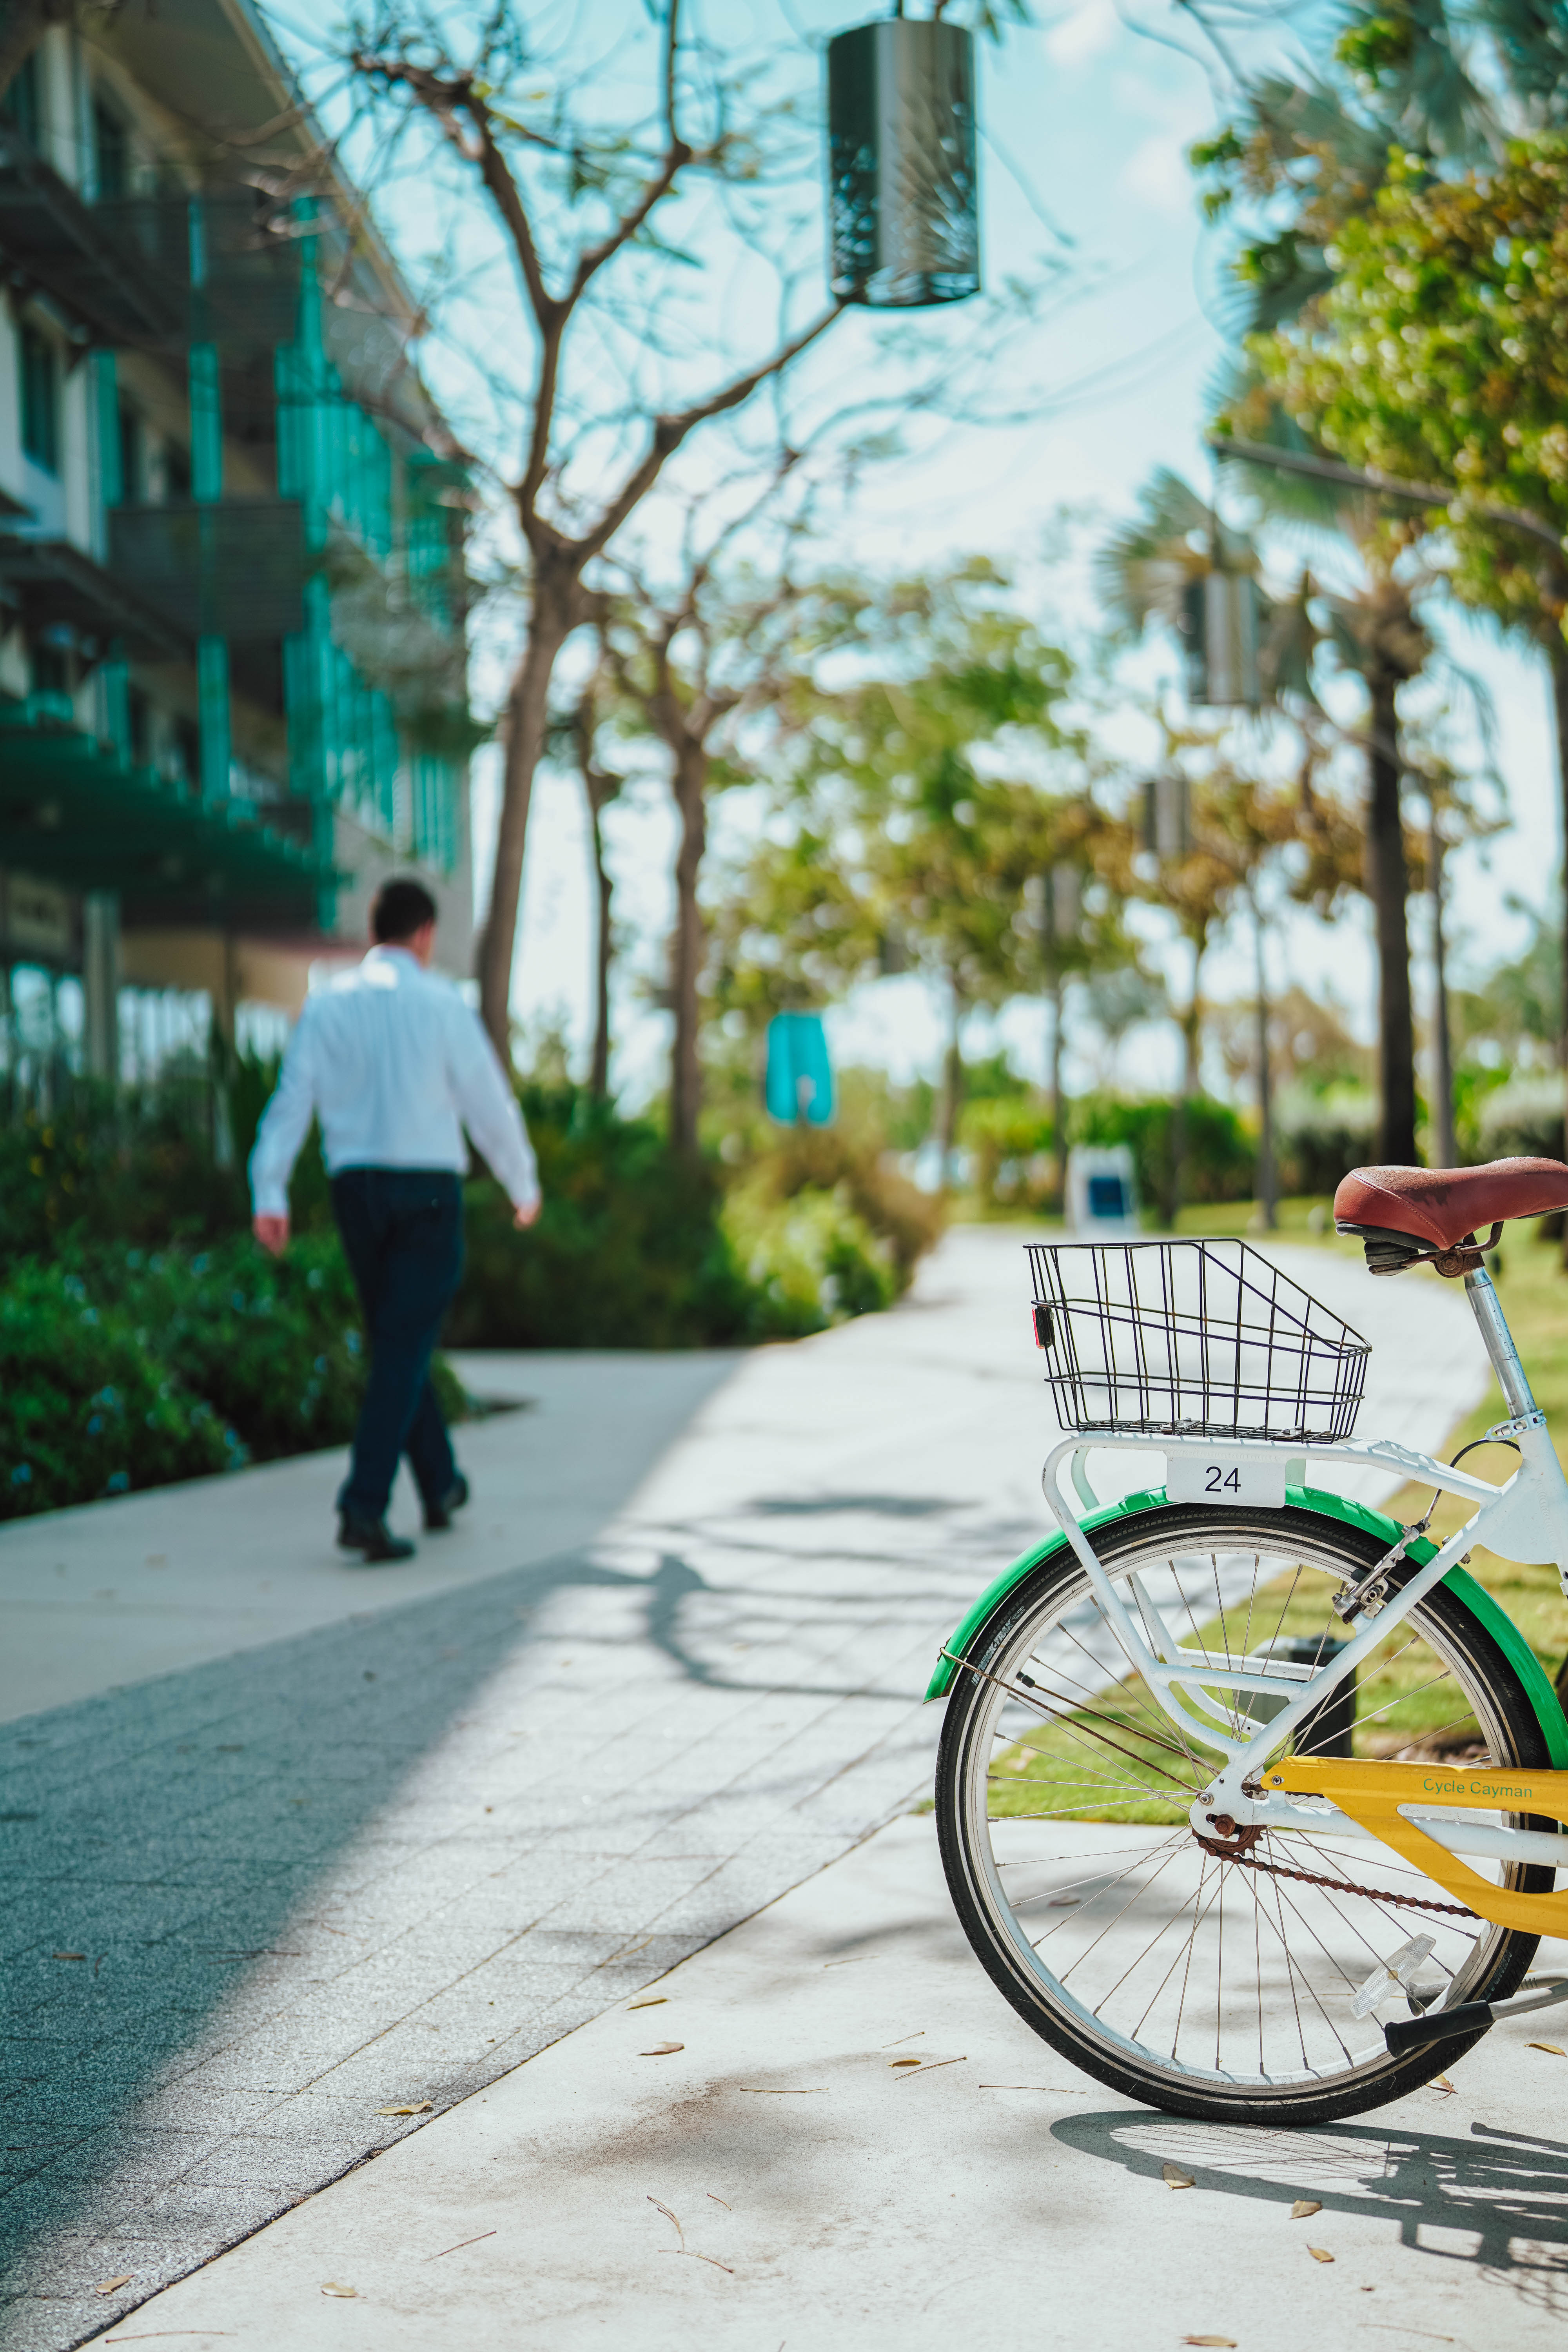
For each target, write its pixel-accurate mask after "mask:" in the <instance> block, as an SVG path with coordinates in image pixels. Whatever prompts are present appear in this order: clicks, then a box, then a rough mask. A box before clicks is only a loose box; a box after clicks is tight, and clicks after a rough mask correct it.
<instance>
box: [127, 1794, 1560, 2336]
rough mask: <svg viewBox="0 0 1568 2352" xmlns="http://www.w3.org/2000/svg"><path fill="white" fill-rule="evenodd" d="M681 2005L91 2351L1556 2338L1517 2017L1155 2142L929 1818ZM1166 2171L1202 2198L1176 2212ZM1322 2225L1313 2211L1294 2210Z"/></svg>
mask: <svg viewBox="0 0 1568 2352" xmlns="http://www.w3.org/2000/svg"><path fill="white" fill-rule="evenodd" d="M1565 1957H1568V1947H1564V1946H1562V1945H1556V1946H1552V1947H1550V1948H1548V1947H1545V1946H1543V1947H1542V1959H1543V1961H1556V1962H1559V1963H1560V1962H1561V1961H1562V1960H1563V1958H1565ZM656 1995H657V1996H658V1997H659V2000H660V2005H658V2006H657V2007H650V2006H632V2005H630V2004H628V2003H626V2002H623V2003H621V2004H620V2005H619V2006H617V2008H616V2009H615V2010H613V2011H609V2012H607V2013H606V2014H605V2015H604V2016H602V2017H600V2018H598V2019H597V2020H596V2021H595V2022H594V2023H593V2024H591V2025H587V2026H584V2028H583V2029H582V2030H581V2031H580V2032H576V2033H574V2034H573V2035H572V2036H571V2037H570V2039H569V2040H566V2041H564V2042H557V2043H556V2045H555V2047H554V2048H553V2049H552V2050H549V2051H546V2052H544V2053H542V2055H541V2056H540V2057H537V2058H535V2059H533V2060H532V2061H531V2063H529V2064H528V2065H526V2066H523V2067H521V2068H519V2069H518V2070H517V2072H515V2073H514V2074H509V2075H507V2076H506V2077H505V2078H504V2079H503V2080H502V2081H500V2082H498V2083H495V2084H491V2085H490V2087H489V2090H487V2091H485V2092H483V2093H481V2094H480V2095H479V2096H478V2097H477V2098H475V2099H472V2100H470V2101H468V2103H467V2104H466V2105H463V2106H462V2107H460V2108H458V2109H457V2110H455V2111H454V2112H453V2113H451V2114H449V2115H447V2116H442V2117H441V2118H440V2120H439V2121H438V2122H437V2123H435V2124H434V2125H432V2126H430V2128H429V2129H428V2130H426V2131H423V2132H420V2133H419V2134H418V2135H417V2136H416V2137H415V2138H413V2139H411V2140H409V2141H408V2142H407V2143H406V2144H405V2145H404V2146H403V2147H397V2148H394V2149H392V2150H390V2151H389V2152H388V2153H387V2154H386V2155H384V2156H382V2157H378V2158H376V2159H375V2161H374V2163H373V2164H369V2165H366V2166H364V2167H363V2168H361V2169H360V2170H359V2171H357V2172H353V2173H351V2174H350V2175H349V2176H348V2178H347V2179H343V2180H341V2181H339V2182H337V2183H336V2184H335V2185H334V2186H333V2187H332V2188H331V2189H326V2190H324V2191H323V2192H322V2193H321V2196H319V2197H315V2198H312V2199H310V2200H309V2201H308V2202H307V2203H305V2204H303V2205H301V2206H300V2208H299V2210H297V2211H295V2212H293V2213H290V2214H289V2215H287V2216H286V2217H285V2218H284V2219H282V2220H280V2221H275V2222H274V2223H273V2224H272V2225H271V2227H270V2228H268V2229H266V2230H264V2231H261V2232H260V2233H259V2235H258V2236H257V2237H254V2238H252V2239H250V2240H249V2241H248V2242H247V2243H246V2244H245V2245H242V2246H239V2247H237V2248H236V2249H235V2251H234V2252H232V2253H229V2254H226V2255H225V2256H224V2257H223V2259H222V2260H221V2261H219V2262H216V2263H212V2264H210V2265H209V2266H208V2267H207V2268H206V2269H205V2270H203V2271H200V2272H198V2273H196V2274H195V2276H194V2277H192V2278H189V2279H187V2280H185V2281H184V2284H181V2285H179V2286H176V2287H174V2288H173V2289H171V2290H170V2291H169V2292H168V2293H167V2294H163V2295H160V2296H159V2297H158V2298H157V2299H156V2300H155V2301H154V2302H153V2303H152V2304H150V2305H148V2306H147V2307H146V2308H145V2309H143V2310H142V2311H140V2312H138V2313H137V2314H136V2315H135V2318H134V2319H133V2320H132V2321H130V2322H128V2323H126V2324H125V2325H123V2326H121V2327H117V2328H113V2329H110V2331H108V2332H107V2333H106V2334H105V2335H104V2336H101V2337H100V2338H98V2339H96V2340H97V2341H98V2342H100V2343H102V2344H104V2345H106V2346H108V2345H116V2344H120V2343H125V2344H130V2343H133V2342H136V2341H138V2340H141V2338H142V2336H143V2335H149V2336H150V2335H153V2334H156V2335H159V2336H162V2335H163V2334H164V2333H168V2334H171V2335H176V2336H179V2337H181V2338H182V2339H183V2340H184V2342H185V2343H186V2344H188V2345H189V2346H190V2347H191V2352H228V2348H229V2347H233V2352H251V2347H253V2352H273V2347H279V2346H283V2345H287V2346H288V2347H289V2352H341V2348H342V2347H354V2352H360V2347H363V2352H435V2347H445V2346H447V2345H462V2346H464V2347H474V2352H489V2347H496V2352H500V2347H511V2346H538V2347H541V2352H591V2347H592V2352H596V2347H600V2346H603V2345H606V2344H624V2345H629V2346H633V2347H636V2352H689V2347H691V2346H694V2345H700V2346H702V2347H705V2352H706V2347H711V2352H774V2347H784V2352H795V2347H798V2352H816V2347H831V2352H850V2347H855V2352H860V2347H864V2352H885V2347H889V2346H892V2345H897V2346H899V2347H900V2352H947V2348H948V2347H951V2346H952V2344H953V2342H954V2341H955V2340H956V2338H957V2337H958V2336H961V2335H963V2334H964V2333H966V2332H967V2331H968V2330H969V2329H970V2328H972V2327H973V2328H978V2329H979V2330H980V2331H982V2332H983V2333H984V2336H985V2338H986V2340H987V2341H989V2342H993V2343H1024V2344H1030V2345H1034V2344H1038V2345H1040V2346H1041V2347H1044V2352H1058V2347H1069V2346H1070V2347H1074V2348H1075V2352H1076V2347H1094V2352H1159V2347H1164V2346H1170V2347H1177V2346H1179V2345H1181V2344H1183V2343H1184V2342H1185V2343H1193V2342H1197V2343H1208V2344H1216V2345H1226V2344H1232V2345H1235V2346H1237V2347H1238V2352H1343V2347H1352V2346H1354V2347H1365V2352H1377V2347H1387V2352H1422V2347H1425V2346H1426V2345H1430V2344H1433V2343H1436V2344H1447V2345H1453V2346H1455V2347H1460V2352H1501V2347H1505V2346H1506V2347H1509V2352H1537V2348H1538V2347H1539V2352H1547V2347H1555V2346H1557V2345H1558V2344H1560V2343H1561V2341H1562V2336H1561V2332H1560V2331H1561V2329H1562V2327H1563V2321H1564V2319H1565V2318H1568V2138H1565V2137H1563V2130H1562V2126H1561V2122H1560V2105H1561V2095H1562V2084H1563V2080H1564V2078H1565V2076H1568V2061H1564V2060H1563V2058H1561V2057H1553V2056H1552V2055H1550V2054H1549V2053H1546V2052H1543V2051H1541V2050H1538V2049H1534V2048H1531V2045H1530V2039H1529V2037H1530V2036H1531V2034H1532V2033H1533V2032H1538V2033H1539V2034H1540V2035H1541V2037H1542V2039H1544V2040H1548V2041H1550V2040H1551V2039H1552V2032H1553V2028H1552V2021H1551V2019H1550V2018H1546V2019H1535V2020H1531V2021H1529V2022H1522V2021H1521V2022H1520V2023H1518V2024H1515V2025H1512V2026H1509V2027H1500V2028H1499V2029H1498V2030H1497V2031H1495V2032H1493V2033H1492V2035H1491V2036H1490V2037H1489V2040H1488V2041H1487V2042H1484V2043H1483V2044H1482V2045H1481V2048H1480V2049H1479V2051H1477V2052H1476V2053H1474V2054H1473V2055H1472V2056H1471V2057H1469V2058H1468V2059H1466V2060H1465V2061H1464V2062H1463V2063H1462V2064H1459V2065H1457V2066H1456V2067H1455V2069H1454V2077H1453V2079H1454V2084H1455V2088H1454V2090H1453V2092H1452V2094H1449V2093H1447V2092H1445V2091H1443V2090H1441V2089H1427V2090H1425V2091H1421V2092H1418V2093H1416V2094H1415V2095H1414V2096H1413V2097H1410V2098H1407V2099H1405V2100H1403V2101H1401V2102H1400V2103H1399V2105H1396V2106H1394V2107H1389V2108H1387V2109H1384V2111H1382V2112H1381V2113H1378V2114H1375V2115H1370V2116H1359V2117H1357V2118H1355V2119H1354V2120H1353V2121H1351V2122H1349V2123H1345V2124H1342V2125H1339V2126H1332V2127H1327V2128H1324V2129H1322V2130H1318V2131H1310V2132H1283V2131H1254V2130H1248V2129H1247V2128H1245V2127H1227V2126H1214V2125H1203V2124H1193V2123H1187V2122H1183V2121H1181V2120H1179V2119H1176V2118H1173V2117H1168V2116H1160V2115H1157V2114H1155V2113H1152V2111H1150V2110H1149V2109H1147V2108H1144V2107H1140V2106H1134V2105H1129V2104H1128V2102H1127V2101H1125V2100H1123V2099H1121V2098H1118V2097H1117V2096H1116V2095H1114V2094H1113V2093H1109V2092H1107V2091H1106V2089H1105V2087H1104V2086H1103V2084H1099V2083H1096V2082H1094V2081H1093V2080H1092V2079H1091V2078H1090V2077H1089V2076H1088V2075H1085V2074H1080V2073H1079V2072H1078V2071H1077V2070H1076V2069H1075V2068H1074V2067H1072V2066H1071V2065H1069V2064H1068V2063H1067V2061H1066V2060H1064V2059H1062V2058H1059V2057H1058V2055H1057V2054H1056V2053H1055V2052H1054V2051H1053V2050H1051V2049H1050V2048H1049V2047H1048V2046H1047V2044H1046V2043H1045V2042H1041V2041H1039V2040H1037V2037H1036V2036H1035V2035H1034V2034H1033V2033H1032V2032H1030V2031H1029V2029H1028V2028H1027V2027H1026V2025H1025V2024H1024V2023H1023V2022H1022V2021H1021V2020H1020V2019H1018V2018H1017V2017H1016V2016H1015V2014H1014V2012H1013V2011H1011V2010H1010V2009H1009V2008H1008V2007H1007V2005H1006V2003H1005V2001H1004V2000H1002V1998H1001V1996H1000V1995H999V1994H998V1993H997V1992H996V1991H995V1990H994V1988H993V1987H992V1985H991V1983H990V1982H989V1980H988V1979H986V1978H985V1977H984V1975H983V1974H982V1972H981V1969H980V1967H979V1965H978V1963H977V1961H976V1960H975V1958H974V1957H973V1954H972V1953H971V1951H970V1949H969V1948H968V1946H967V1945H966V1944H965V1942H964V1940H963V1936H962V1934H961V1932H960V1930H959V1928H958V1926H957V1923H956V1921H955V1919H954V1917H953V1915H952V1908H951V1906H950V1905H949V1903H948V1900H947V1893H946V1888H945V1885H943V1882H942V1871H941V1866H940V1864H939V1862H938V1860H937V1855H936V1840H935V1833H934V1829H933V1826H932V1823H931V1820H930V1818H929V1816H921V1817H918V1818H915V1819H909V1818H906V1819H904V1820H901V1821H900V1822H895V1823H893V1824H892V1825H891V1826H890V1827H889V1829H886V1830H884V1831H883V1832H881V1833H880V1834H879V1836H877V1837H875V1838H873V1839H871V1840H870V1841H869V1842H868V1843H867V1844H864V1845H862V1846H860V1847H858V1848H857V1849H856V1851H855V1852H854V1853H850V1854H849V1855H847V1856H846V1857H845V1859H844V1860H842V1861H840V1862H837V1863H836V1864H833V1865H832V1867H831V1868H829V1869H827V1870H826V1871H824V1872H822V1873H821V1874H819V1875H818V1876H817V1877H815V1878H813V1879H812V1880H810V1881H809V1882H808V1883H807V1884H806V1885H803V1886H799V1887H796V1888H795V1891H794V1892H793V1893H792V1894H789V1895H785V1896H784V1898H783V1900H782V1901H780V1902H778V1903H776V1904H774V1905H773V1906H772V1907H771V1908H769V1909H768V1910H765V1911H763V1912H762V1913H761V1914H760V1915H759V1916H756V1917H755V1918H753V1919H752V1920H750V1921H748V1922H747V1923H746V1925H745V1926H743V1927H739V1928H737V1929H736V1930H735V1931H734V1932H733V1933H732V1934H731V1935H729V1936H727V1937H724V1938H723V1940H722V1941H721V1942H720V1943H718V1944H715V1945H713V1946H711V1947H710V1948H709V1949H708V1950H707V1951H705V1952H702V1953H700V1954H699V1955H698V1956H697V1957H696V1958H694V1959H690V1960H688V1961H687V1962H686V1963H685V1964H684V1965H683V1966H682V1967H680V1968H679V1969H675V1970H674V1971H672V1973H671V1974H669V1975H668V1976H667V1977H664V1978H662V1979H660V1980H659V1982H658V1984H657V1985H656V1986H653V1987H652V1988H650V1989H649V1991H647V1992H645V1993H642V1994H640V1995H638V1996H637V2001H639V2002H641V2003H645V2004H646V2003H647V2002H648V2001H649V2000H650V1999H651V1998H652V1997H653V1996H656ZM671 2043H675V2044H678V2045H679V2047H677V2048H675V2049H669V2048H668V2045H669V2044H671ZM660 2045H665V2054H652V2053H657V2052H658V2051H659V2048H660ZM917 2056H918V2057H919V2059H920V2060H921V2064H920V2065H919V2066H918V2067H913V2068H909V2067H904V2066H900V2065H895V2063H894V2062H895V2061H898V2060H908V2059H909V2058H910V2057H917ZM928 2072H929V2074H930V2075H931V2079H930V2080H927V2079H925V2077H926V2075H927V2074H928ZM1167 2163H1173V2164H1175V2165H1176V2166H1177V2167H1178V2168H1180V2170H1181V2172H1182V2173H1184V2174H1185V2175H1186V2176H1188V2177H1189V2178H1190V2179H1192V2180H1193V2182H1194V2188H1193V2189H1192V2190H1191V2192H1190V2193H1175V2194H1173V2192H1172V2190H1171V2189H1169V2188H1168V2187H1167V2186H1166V2184H1165V2181H1164V2179H1163V2166H1164V2165H1165V2164H1167ZM1297 2199H1304V2200H1313V2201H1314V2202H1315V2204H1316V2205H1317V2206H1318V2207H1319V2208H1320V2209H1321V2210H1315V2211H1314V2212H1313V2213H1312V2214H1311V2215H1310V2217H1308V2218H1305V2219H1302V2220H1292V2219H1291V2216H1290V2209H1291V2206H1292V2203H1293V2202H1294V2201H1295V2200H1297ZM1314 2247H1315V2248H1317V2249H1318V2250H1319V2254H1320V2255H1321V2254H1328V2255H1331V2257H1332V2259H1331V2261H1330V2262H1323V2261H1321V2259H1319V2258H1318V2257H1317V2256H1315V2255H1314V2254H1313V2253H1312V2252H1310V2251H1309V2249H1310V2248H1314Z"/></svg>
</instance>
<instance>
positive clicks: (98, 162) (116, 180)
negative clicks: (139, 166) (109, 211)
mask: <svg viewBox="0 0 1568 2352" xmlns="http://www.w3.org/2000/svg"><path fill="white" fill-rule="evenodd" d="M92 145H93V157H94V167H95V170H96V173H97V177H98V196H99V202H100V204H111V203H112V202H113V200H114V199H115V197H116V196H122V195H123V194H125V187H126V182H127V179H128V177H129V173H130V163H131V137H130V133H129V132H128V131H127V130H126V128H125V125H124V123H123V122H121V119H120V117H119V115H118V114H116V113H115V112H114V111H113V110H112V109H111V108H110V107H107V106H105V105H104V104H103V101H102V100H101V99H100V100H95V101H94V104H93V110H92Z"/></svg>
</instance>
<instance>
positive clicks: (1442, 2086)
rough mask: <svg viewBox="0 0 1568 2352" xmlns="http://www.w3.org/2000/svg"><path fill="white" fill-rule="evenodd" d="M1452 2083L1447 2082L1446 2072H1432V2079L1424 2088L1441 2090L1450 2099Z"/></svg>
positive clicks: (1452, 2092)
mask: <svg viewBox="0 0 1568 2352" xmlns="http://www.w3.org/2000/svg"><path fill="white" fill-rule="evenodd" d="M1454 2087H1455V2086H1454V2084H1452V2083H1450V2082H1449V2080H1448V2077H1447V2074H1434V2075H1433V2077H1432V2080H1431V2081H1430V2082H1429V2083H1428V2084H1427V2085H1426V2088H1427V2089H1428V2090H1429V2091H1442V2092H1444V2093H1445V2094H1446V2095H1447V2097H1449V2098H1450V2099H1451V2098H1452V2097H1453V2095H1454Z"/></svg>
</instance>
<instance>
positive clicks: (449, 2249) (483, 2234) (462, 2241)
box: [425, 2230, 496, 2263]
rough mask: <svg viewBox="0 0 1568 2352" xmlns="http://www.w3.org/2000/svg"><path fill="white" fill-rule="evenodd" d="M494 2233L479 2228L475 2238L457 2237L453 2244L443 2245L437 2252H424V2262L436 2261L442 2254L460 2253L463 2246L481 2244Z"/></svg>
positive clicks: (494, 2233)
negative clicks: (439, 2251) (455, 2242)
mask: <svg viewBox="0 0 1568 2352" xmlns="http://www.w3.org/2000/svg"><path fill="white" fill-rule="evenodd" d="M495 2235H496V2232H495V2231H494V2230H481V2231H479V2236H478V2237H477V2238H459V2239H458V2242H457V2244H456V2245H455V2246H443V2247H442V2249H441V2253H439V2254H426V2257H425V2259H426V2262H431V2263H438V2262H439V2261H440V2260H441V2255H442V2254H460V2253H461V2252H462V2251H463V2248H464V2247H465V2246H482V2245H483V2243H484V2242H485V2240H486V2239H487V2238H493V2237H494V2236H495Z"/></svg>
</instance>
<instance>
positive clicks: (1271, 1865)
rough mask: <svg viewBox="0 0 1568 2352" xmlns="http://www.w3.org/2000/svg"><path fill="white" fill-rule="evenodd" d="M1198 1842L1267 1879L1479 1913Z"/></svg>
mask: <svg viewBox="0 0 1568 2352" xmlns="http://www.w3.org/2000/svg"><path fill="white" fill-rule="evenodd" d="M1198 1843H1199V1845H1201V1846H1202V1847H1203V1849H1204V1852H1205V1853H1212V1854H1215V1855H1216V1856H1217V1857H1218V1859H1219V1860H1220V1861H1221V1862H1234V1863H1238V1864H1240V1865H1241V1867H1242V1868H1243V1869H1244V1870H1266V1871H1267V1872H1268V1875H1269V1876H1270V1878H1297V1879H1300V1882H1301V1885H1303V1886H1326V1887H1327V1888H1328V1889H1329V1891H1330V1892H1331V1894H1333V1895H1362V1896H1363V1897H1364V1899H1365V1900H1366V1901H1367V1902H1368V1903H1396V1904H1398V1905H1399V1906H1401V1907H1402V1908H1403V1909H1405V1910H1406V1911H1441V1912H1443V1913H1445V1914H1446V1915H1447V1916H1448V1917H1449V1918H1451V1919H1475V1918H1478V1917H1479V1913H1478V1912H1475V1911H1471V1910H1469V1909H1468V1907H1467V1906H1466V1905H1464V1904H1463V1903H1435V1902H1434V1901H1433V1900H1432V1898H1431V1897H1430V1895H1385V1894H1384V1892H1383V1891H1382V1889H1381V1888H1379V1887H1376V1886H1352V1885H1351V1883H1350V1881H1349V1880H1348V1879H1345V1878H1321V1877H1320V1876H1319V1874H1318V1873H1317V1872H1316V1871H1315V1870H1287V1868H1286V1867H1285V1864H1283V1863H1282V1862H1255V1861H1254V1860H1253V1858H1252V1856H1251V1854H1249V1853H1235V1852H1233V1850H1232V1849H1231V1848H1230V1847H1229V1846H1223V1845H1220V1844H1219V1843H1217V1842H1216V1841H1215V1839H1214V1838H1205V1837H1201V1838H1199V1839H1198Z"/></svg>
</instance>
